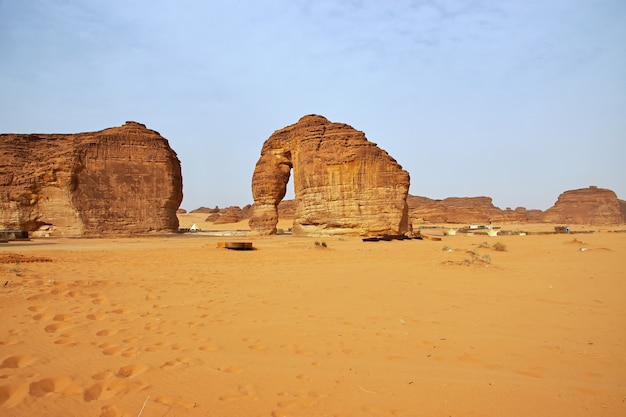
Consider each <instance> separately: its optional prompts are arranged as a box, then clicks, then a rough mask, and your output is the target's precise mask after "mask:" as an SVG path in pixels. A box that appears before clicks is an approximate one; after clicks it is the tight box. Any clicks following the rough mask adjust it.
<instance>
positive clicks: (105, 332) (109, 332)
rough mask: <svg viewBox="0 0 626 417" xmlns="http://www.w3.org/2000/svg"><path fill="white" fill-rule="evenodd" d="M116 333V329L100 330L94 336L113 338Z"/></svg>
mask: <svg viewBox="0 0 626 417" xmlns="http://www.w3.org/2000/svg"><path fill="white" fill-rule="evenodd" d="M118 332H119V330H117V329H104V330H100V331H99V332H97V333H96V336H113V335H115V334H117V333H118Z"/></svg>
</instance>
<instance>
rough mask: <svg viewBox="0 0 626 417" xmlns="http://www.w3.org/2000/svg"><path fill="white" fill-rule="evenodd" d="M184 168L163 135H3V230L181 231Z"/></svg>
mask: <svg viewBox="0 0 626 417" xmlns="http://www.w3.org/2000/svg"><path fill="white" fill-rule="evenodd" d="M181 200H182V176H181V168H180V161H179V160H178V158H177V157H176V153H175V152H174V151H173V150H172V149H171V148H170V146H169V143H168V141H167V140H166V139H165V138H163V137H162V136H161V135H159V133H158V132H155V131H153V130H150V129H147V128H146V127H145V126H144V125H142V124H140V123H136V122H127V123H126V124H124V125H123V126H121V127H113V128H110V129H105V130H102V131H99V132H88V133H78V134H29V135H27V134H2V135H0V228H5V229H23V230H28V231H31V232H33V231H37V230H39V229H40V228H43V229H46V230H48V231H49V232H52V233H53V234H56V235H62V236H82V235H87V236H93V235H104V234H133V233H144V232H150V231H176V230H177V229H178V219H177V217H176V210H177V209H178V207H179V205H180V202H181Z"/></svg>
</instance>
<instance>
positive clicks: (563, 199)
mask: <svg viewBox="0 0 626 417" xmlns="http://www.w3.org/2000/svg"><path fill="white" fill-rule="evenodd" d="M543 218H544V221H545V222H549V223H571V224H598V225H600V224H621V223H624V220H625V219H624V215H623V213H622V203H621V201H620V200H618V198H617V195H616V194H615V192H614V191H612V190H608V189H606V188H598V187H596V186H593V185H592V186H590V187H589V188H581V189H578V190H569V191H565V192H564V193H562V194H561V195H559V198H558V199H557V201H556V203H555V204H554V206H552V207H550V208H549V209H547V210H546V211H545V212H544V215H543Z"/></svg>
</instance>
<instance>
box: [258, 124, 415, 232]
mask: <svg viewBox="0 0 626 417" xmlns="http://www.w3.org/2000/svg"><path fill="white" fill-rule="evenodd" d="M292 171H293V184H294V193H295V200H296V218H295V220H294V225H293V232H294V234H298V235H335V234H352V235H371V234H404V233H407V232H409V231H410V225H409V221H408V206H407V202H406V198H407V194H408V190H409V181H410V180H409V174H408V172H407V171H405V170H403V169H402V167H401V166H400V164H398V163H397V162H396V161H395V160H394V159H393V158H392V157H391V156H389V154H388V153H387V152H385V151H384V150H382V149H380V148H379V147H378V146H376V144H375V143H372V142H370V141H368V140H367V139H366V137H365V134H364V133H363V132H360V131H358V130H355V129H354V128H352V127H351V126H348V125H346V124H343V123H333V122H330V121H328V120H327V119H326V118H324V117H322V116H318V115H308V116H304V117H303V118H301V119H300V120H299V121H298V122H297V123H296V124H293V125H291V126H287V127H285V128H283V129H281V130H277V131H276V132H274V133H273V134H272V135H271V136H270V138H269V139H267V140H266V141H265V143H264V144H263V148H262V150H261V157H260V158H259V160H258V162H257V164H256V167H255V170H254V174H253V177H252V195H253V198H254V213H253V215H252V218H251V219H250V228H251V229H252V231H253V232H256V233H257V234H264V235H267V234H275V233H276V224H277V222H278V211H277V206H278V203H280V201H281V200H282V199H283V198H284V196H285V193H286V190H287V188H286V187H287V184H288V183H289V178H290V175H291V172H292Z"/></svg>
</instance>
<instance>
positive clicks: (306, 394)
mask: <svg viewBox="0 0 626 417" xmlns="http://www.w3.org/2000/svg"><path fill="white" fill-rule="evenodd" d="M278 396H279V397H280V398H281V399H280V400H278V401H277V402H276V405H277V406H278V407H279V409H278V410H274V411H273V412H272V416H275V417H282V416H285V417H286V416H290V415H291V413H290V412H288V411H287V410H285V409H289V408H297V409H301V408H302V407H313V406H315V405H317V404H318V402H319V400H320V399H321V398H323V397H324V395H323V394H322V393H321V392H318V391H303V392H296V393H292V392H286V391H283V392H279V393H278Z"/></svg>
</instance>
